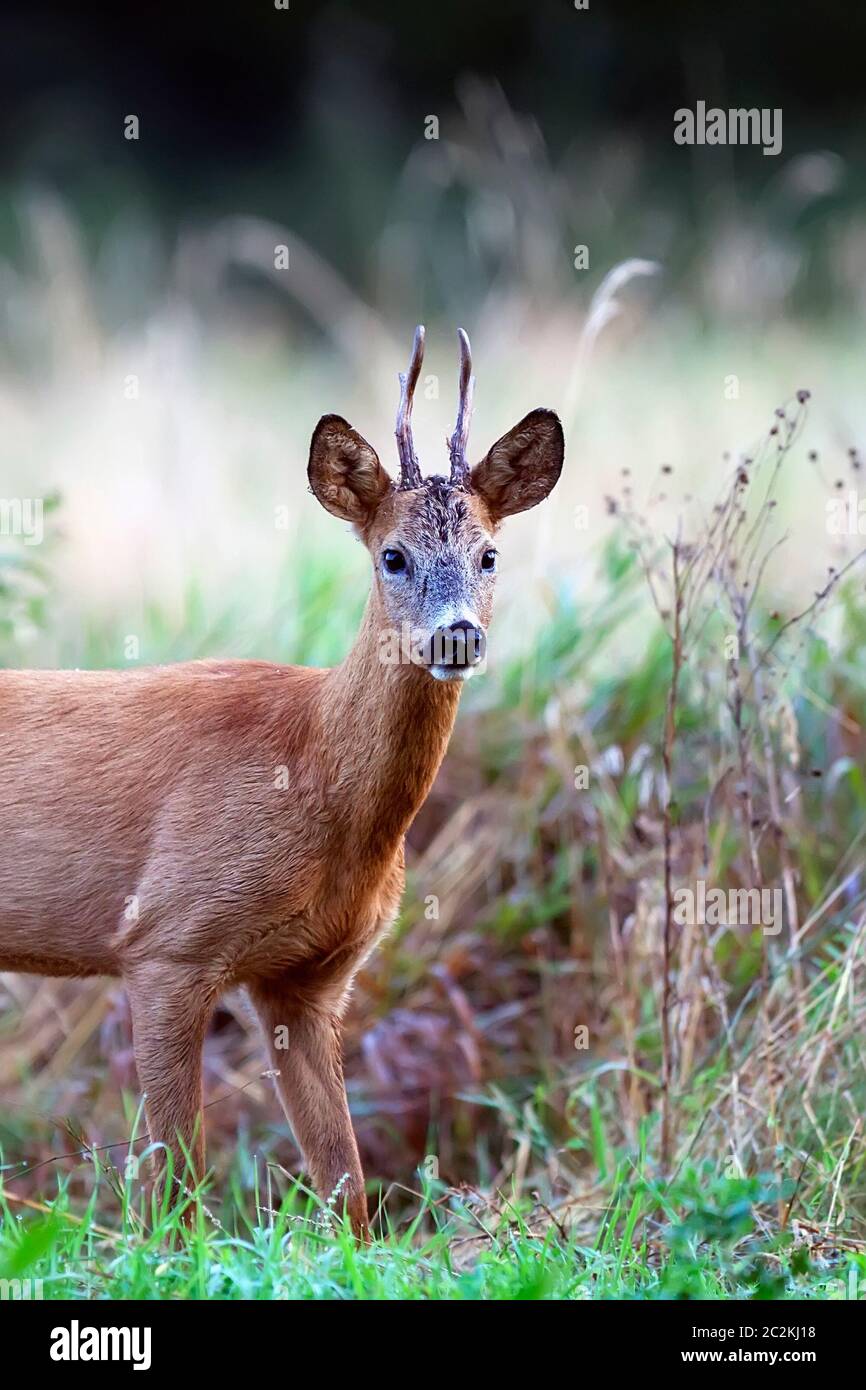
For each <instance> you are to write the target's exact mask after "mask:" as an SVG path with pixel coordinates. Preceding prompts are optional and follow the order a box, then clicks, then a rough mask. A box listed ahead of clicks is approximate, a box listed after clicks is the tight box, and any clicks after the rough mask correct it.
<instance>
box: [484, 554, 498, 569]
mask: <svg viewBox="0 0 866 1390" xmlns="http://www.w3.org/2000/svg"><path fill="white" fill-rule="evenodd" d="M481 568H482V569H483V570H495V569H496V551H495V550H485V552H484V554H483V555H482V556H481Z"/></svg>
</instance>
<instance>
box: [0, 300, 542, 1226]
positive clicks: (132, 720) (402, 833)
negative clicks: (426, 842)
mask: <svg viewBox="0 0 866 1390" xmlns="http://www.w3.org/2000/svg"><path fill="white" fill-rule="evenodd" d="M424 341H425V333H424V328H423V327H422V326H419V327H418V328H417V329H416V331H415V336H414V342H413V346H412V353H411V359H410V363H409V367H408V370H407V371H406V372H405V373H402V372H401V373H400V374H399V381H400V401H399V409H398V414H397V424H396V440H397V453H398V459H399V469H400V473H399V479H396V480H395V479H392V477H391V476H390V475H389V473H388V472H387V471H386V470H385V468H384V467H383V466H382V464H381V463H380V461H379V458H378V455H377V454H376V452H375V450H374V449H373V447H372V445H370V444H368V443H367V441H366V440H365V439H364V438H363V437H362V436H361V435H360V434H359V433H358V432H357V431H356V430H355V429H354V428H353V427H352V426H351V425H350V424H349V423H348V422H347V421H346V420H345V419H343V418H342V417H341V416H339V415H324V416H323V417H322V418H321V419H320V420H319V423H318V424H317V425H316V428H315V430H314V431H313V435H312V440H311V444H310V453H309V463H308V468H307V477H308V482H309V487H310V491H311V492H312V494H313V496H314V497H315V498H316V499H317V500H318V502H319V503H320V504H321V506H322V507H324V508H325V510H326V511H328V512H329V513H331V514H332V515H333V516H335V517H337V518H339V519H340V520H341V521H343V522H347V523H349V526H350V528H351V530H352V531H353V532H354V534H355V536H356V537H358V538H359V539H360V540H361V541H362V542H363V544H364V545H365V546H366V548H367V551H368V552H369V556H370V560H371V562H372V583H371V588H370V593H369V597H368V600H367V604H366V608H365V610H364V614H363V618H362V620H361V624H360V628H359V630H358V633H357V636H356V639H355V641H354V644H353V645H352V647H351V649H350V651H349V652H348V655H347V656H346V657H345V659H344V660H343V661H342V662H341V663H340V664H339V665H337V666H335V667H332V668H329V669H313V668H308V667H302V666H289V665H279V664H274V663H270V662H265V661H258V660H234V659H232V660H215V659H206V660H196V661H190V662H181V663H177V664H172V665H165V666H152V667H145V666H142V667H134V668H127V669H125V670H99V671H88V670H76V671H42V670H5V671H3V672H0V765H2V778H0V971H4V972H5V971H19V972H27V973H32V974H36V975H41V976H54V977H69V978H78V979H83V978H87V977H92V976H106V977H109V978H115V979H118V980H120V981H121V982H122V984H123V986H124V988H125V990H126V994H127V997H128V1001H129V1011H130V1016H131V1024H132V1038H133V1051H134V1056H135V1063H136V1070H137V1075H138V1082H139V1086H140V1089H141V1091H142V1092H143V1095H144V1105H145V1114H146V1120H147V1127H148V1137H149V1139H150V1141H151V1144H152V1145H153V1146H154V1149H155V1150H156V1152H157V1168H158V1171H159V1173H161V1175H162V1176H161V1180H162V1181H166V1180H167V1175H171V1174H174V1175H176V1174H178V1173H180V1172H186V1173H190V1172H191V1178H192V1179H193V1180H194V1181H195V1182H199V1181H201V1180H203V1179H204V1177H205V1176H206V1170H205V1148H204V1123H203V1096H202V1050H203V1043H204V1038H205V1033H206V1029H207V1026H208V1022H209V1019H210V1017H211V1014H212V1012H213V1010H214V1007H215V1005H216V1003H217V1001H218V1000H219V998H220V997H221V995H222V994H223V993H225V992H227V991H229V990H232V989H236V988H238V987H241V988H242V989H244V990H245V991H246V994H247V997H248V999H249V1000H250V1001H251V1003H252V1005H253V1008H254V1010H255V1012H256V1014H257V1015H258V1020H259V1023H260V1026H261V1031H262V1034H263V1037H264V1041H265V1046H266V1048H267V1051H268V1057H269V1064H270V1066H269V1070H270V1073H271V1074H272V1075H273V1077H274V1080H275V1086H276V1089H277V1092H278V1095H279V1099H280V1102H281V1104H282V1108H283V1110H284V1112H285V1115H286V1118H287V1120H288V1122H289V1124H290V1126H291V1129H292V1131H293V1133H294V1136H295V1139H296V1140H297V1144H298V1147H299V1149H300V1151H301V1153H302V1155H303V1161H304V1164H305V1165H306V1170H307V1172H308V1173H309V1175H310V1177H311V1179H312V1183H313V1185H314V1187H315V1190H316V1192H317V1194H318V1195H319V1196H320V1198H321V1199H322V1200H323V1201H325V1202H327V1201H328V1200H329V1199H332V1198H333V1195H334V1194H337V1193H338V1194H339V1195H340V1197H341V1199H342V1207H341V1210H340V1215H341V1216H343V1217H345V1218H347V1219H348V1220H349V1222H350V1224H351V1229H352V1230H353V1232H354V1234H355V1236H356V1237H357V1238H358V1239H359V1240H361V1241H367V1240H369V1239H370V1226H369V1219H368V1209H367V1198H366V1194H365V1179H364V1175H363V1172H362V1167H361V1162H360V1159H359V1152H358V1146H357V1142H356V1138H355V1134H354V1131H353V1127H352V1120H351V1117H350V1112H349V1106H348V1101H347V1096H346V1088H345V1082H344V1077H343V1062H342V1027H343V1017H344V1014H345V1011H346V1008H347V1005H348V1002H349V999H350V995H351V991H352V984H353V980H354V977H355V976H356V974H357V972H358V970H359V968H360V967H361V966H362V965H363V963H364V962H365V961H366V960H367V958H368V957H369V956H370V954H371V952H372V951H373V949H374V947H375V946H376V943H377V942H378V941H379V940H380V938H381V937H382V935H383V933H385V932H387V931H388V929H389V928H390V927H391V925H392V924H393V922H394V920H395V917H396V915H397V911H398V908H399V904H400V900H401V896H402V893H403V889H404V880H405V868H404V865H405V855H404V842H405V837H406V833H407V831H408V829H409V827H410V826H411V824H412V821H413V819H414V818H415V816H416V814H417V812H418V810H419V809H420V807H421V806H422V804H423V802H424V801H425V799H426V797H427V795H428V792H429V791H430V788H431V785H432V783H433V780H434V778H435V776H436V774H437V771H438V769H439V766H440V764H441V762H442V760H443V757H444V755H445V750H446V747H447V745H448V741H449V738H450V735H451V731H452V728H453V725H454V722H455V717H456V714H457V707H458V700H459V696H460V692H461V689H462V686H463V684H464V683H465V682H466V680H467V679H468V678H469V677H470V676H472V675H473V674H474V673H476V672H477V671H478V669H479V668H480V667H481V666H482V665H483V664H484V662H485V661H486V634H487V629H488V625H489V622H490V617H491V610H492V603H493V591H494V586H495V582H496V573H497V550H496V546H495V538H496V535H497V532H498V529H499V527H500V524H501V523H502V521H503V520H504V518H505V517H507V516H510V515H512V514H514V513H518V512H522V511H525V510H527V509H528V508H530V507H534V506H536V505H537V504H538V503H540V502H542V501H543V500H544V499H545V498H546V497H547V496H548V494H549V493H550V491H551V489H552V488H553V487H554V485H555V484H556V482H557V480H558V478H559V476H560V473H561V471H562V464H563V457H564V439H563V431H562V426H561V424H560V421H559V419H558V417H557V416H556V414H555V413H554V412H553V411H552V410H547V409H536V410H532V411H531V412H530V413H529V414H528V415H526V416H524V418H523V419H522V420H520V422H519V423H518V424H517V425H515V426H514V427H513V428H512V429H511V430H509V432H508V433H507V434H505V435H503V436H502V438H501V439H499V440H498V441H497V442H496V443H495V444H493V446H492V447H491V448H490V449H489V451H488V452H487V454H486V455H485V456H484V458H483V459H482V460H481V461H480V462H479V463H477V464H475V465H474V466H473V467H470V465H469V463H468V461H467V442H468V434H469V422H470V417H471V413H472V404H473V392H474V382H475V378H474V376H473V375H472V356H471V350H470V346H469V339H468V337H467V335H466V334H465V332H464V331H463V330H462V329H460V330H459V344H460V369H459V376H458V383H459V403H458V411H457V421H456V425H455V428H454V431H453V434H452V435H451V436H450V439H449V440H448V451H449V455H450V475H449V476H448V477H446V476H444V475H436V474H434V475H430V476H426V477H423V476H422V474H421V469H420V465H419V462H418V457H417V453H416V450H415V445H414V441H413V436H412V424H411V421H412V404H413V397H414V392H415V387H416V384H417V381H418V376H419V373H420V370H421V363H422V360H423V353H424ZM395 632H400V633H405V632H409V633H411V635H412V640H411V641H408V642H400V643H398V644H397V645H396V648H395V644H394V643H393V642H389V641H388V640H386V639H388V638H389V637H390V636H391V635H392V634H394V633H395ZM395 651H396V655H395ZM174 1181H176V1182H178V1183H180V1179H178V1178H177V1177H175V1178H174ZM184 1190H185V1191H186V1192H187V1193H188V1192H189V1188H188V1187H187V1188H185V1189H184ZM173 1197H175V1198H177V1200H178V1201H180V1200H181V1198H180V1197H179V1196H178V1194H177V1193H173ZM186 1206H187V1208H188V1207H189V1204H188V1203H187V1204H186Z"/></svg>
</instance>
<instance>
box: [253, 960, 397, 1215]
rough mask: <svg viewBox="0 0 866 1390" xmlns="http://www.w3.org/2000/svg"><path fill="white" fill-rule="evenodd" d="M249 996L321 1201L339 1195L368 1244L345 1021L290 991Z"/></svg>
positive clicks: (265, 990)
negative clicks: (343, 1037) (344, 1055)
mask: <svg viewBox="0 0 866 1390" xmlns="http://www.w3.org/2000/svg"><path fill="white" fill-rule="evenodd" d="M250 995H251V998H252V1001H253V1004H254V1005H255V1008H256V1012H257V1013H258V1016H259V1021H260V1023H261V1026H262V1030H263V1032H264V1035H265V1041H266V1043H267V1046H268V1052H269V1055H270V1060H271V1066H272V1067H273V1070H274V1072H275V1073H276V1077H275V1079H276V1085H277V1092H278V1094H279V1097H280V1100H281V1102H282V1105H283V1109H284V1110H285V1112H286V1117H287V1119H288V1121H289V1124H290V1125H291V1126H292V1129H293V1131H294V1134H295V1138H296V1139H297V1141H298V1144H299V1145H300V1148H301V1151H302V1153H303V1155H304V1160H305V1162H306V1164H307V1168H308V1169H309V1172H310V1176H311V1177H312V1179H313V1184H314V1186H315V1188H316V1191H317V1192H318V1194H319V1196H320V1197H322V1198H323V1199H324V1200H325V1201H327V1200H328V1198H329V1197H330V1196H331V1195H332V1194H333V1193H334V1192H335V1191H337V1192H338V1194H339V1195H338V1197H337V1200H336V1203H335V1205H336V1208H337V1210H338V1211H340V1212H342V1210H343V1205H344V1203H345V1206H346V1210H347V1212H348V1214H349V1219H350V1221H351V1223H352V1229H353V1231H354V1232H355V1235H356V1236H357V1237H358V1238H359V1239H360V1240H364V1241H366V1240H369V1237H370V1228H369V1224H368V1219H367V1198H366V1196H365V1195H364V1175H363V1173H362V1171H361V1160H360V1159H359V1157H358V1145H357V1143H356V1142H355V1134H354V1131H353V1129H352V1120H351V1116H350V1115H349V1103H348V1101H347V1099H346V1086H345V1083H344V1081H343V1060H342V1048H341V1027H340V1019H339V1017H338V1015H337V1014H336V1013H335V1012H334V1011H333V1009H329V1008H327V1007H326V1006H325V1005H324V1004H313V1003H310V1002H308V1001H300V1000H299V999H298V998H297V995H295V994H292V993H291V992H290V991H288V990H282V989H279V988H273V987H267V986H259V985H256V986H252V987H251V988H250Z"/></svg>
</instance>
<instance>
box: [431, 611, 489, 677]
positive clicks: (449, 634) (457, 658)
mask: <svg viewBox="0 0 866 1390" xmlns="http://www.w3.org/2000/svg"><path fill="white" fill-rule="evenodd" d="M483 655H484V633H483V632H482V631H481V628H480V627H476V626H475V624H474V623H470V622H469V621H468V619H466V618H461V619H460V620H459V622H456V623H449V624H448V626H447V627H437V629H436V631H435V632H434V633H433V665H434V666H477V665H478V663H479V661H480V660H481V659H482V657H483Z"/></svg>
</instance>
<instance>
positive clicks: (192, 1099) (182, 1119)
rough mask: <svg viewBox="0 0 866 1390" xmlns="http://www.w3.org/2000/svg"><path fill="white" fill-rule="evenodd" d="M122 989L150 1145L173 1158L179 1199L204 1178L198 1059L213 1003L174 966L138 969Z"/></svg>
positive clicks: (197, 982)
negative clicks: (157, 1145) (158, 1146)
mask: <svg viewBox="0 0 866 1390" xmlns="http://www.w3.org/2000/svg"><path fill="white" fill-rule="evenodd" d="M125 984H126V990H127V994H128V996H129V1005H130V1011H131V1013H132V1041H133V1048H134V1051H135V1064H136V1069H137V1071H138V1080H139V1084H140V1086H141V1089H142V1090H143V1091H144V1093H145V1102H144V1105H145V1111H146V1114H147V1123H148V1129H149V1131H150V1139H151V1142H152V1143H153V1142H156V1143H161V1144H164V1145H165V1148H166V1150H168V1151H169V1152H170V1153H171V1155H172V1158H173V1175H174V1180H175V1182H176V1186H177V1191H176V1193H175V1197H176V1198H177V1199H179V1198H180V1196H181V1193H182V1192H183V1191H184V1190H185V1189H189V1188H190V1187H191V1186H193V1185H194V1183H195V1182H198V1181H200V1179H201V1178H202V1177H203V1176H204V1163H205V1160H204V1121H203V1117H202V1078H201V1053H202V1045H203V1043H204V1035H205V1030H206V1028H207V1021H208V1018H209V1017H210V1013H211V1009H212V1006H213V997H212V995H211V994H210V993H209V992H208V991H207V989H206V988H205V986H204V983H203V982H202V981H200V980H196V979H193V978H190V974H189V971H188V970H184V969H183V968H182V967H179V966H176V965H175V966H158V965H150V964H149V965H144V966H138V967H136V968H135V969H134V970H132V971H130V972H128V973H127V974H126V975H125ZM184 1147H186V1150H187V1153H188V1154H189V1155H190V1158H191V1160H192V1167H193V1171H192V1173H190V1172H189V1168H188V1164H187V1158H186V1156H185V1154H184ZM159 1166H161V1165H160V1164H159V1160H157V1167H159Z"/></svg>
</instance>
